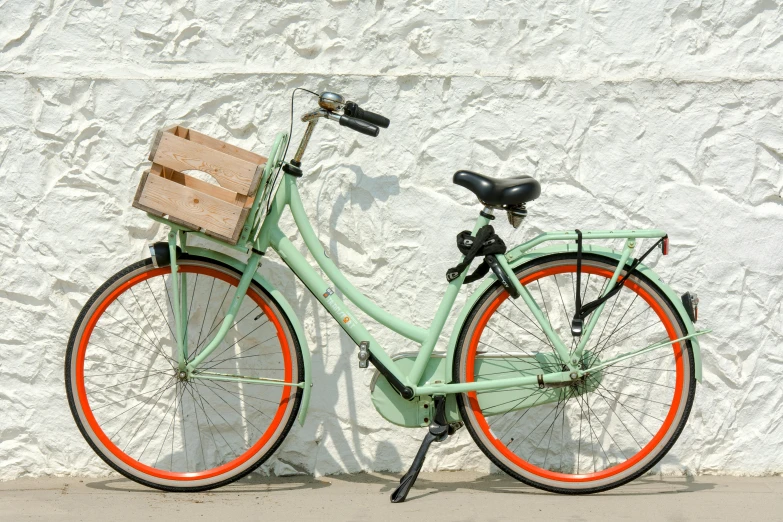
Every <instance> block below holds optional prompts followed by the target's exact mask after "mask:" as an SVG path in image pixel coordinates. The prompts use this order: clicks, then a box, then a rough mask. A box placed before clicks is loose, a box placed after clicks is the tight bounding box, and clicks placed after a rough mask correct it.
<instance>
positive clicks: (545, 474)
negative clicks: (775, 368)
mask: <svg viewBox="0 0 783 522" xmlns="http://www.w3.org/2000/svg"><path fill="white" fill-rule="evenodd" d="M572 269H573V270H572ZM575 270H576V265H563V266H557V267H552V268H548V269H545V270H541V271H539V272H535V273H533V274H530V275H528V276H526V277H525V278H523V279H521V280H520V282H521V283H522V284H523V285H527V284H528V283H531V282H533V281H535V280H537V279H541V278H542V277H547V276H550V275H554V274H561V273H565V272H573V271H575ZM582 273H591V274H596V275H601V276H604V277H607V278H611V277H612V275H613V272H611V271H609V270H605V269H602V268H598V267H594V266H589V265H582ZM625 287H626V288H629V289H631V290H633V291H634V292H636V293H637V294H638V295H639V296H640V297H642V298H643V299H644V300H645V301H646V302H647V304H649V305H650V307H651V308H652V309H653V310H655V313H656V314H657V315H658V318H659V319H660V320H661V322H662V323H663V325H664V326H665V328H666V333H667V334H668V335H669V338H670V339H676V338H677V335H676V332H675V329H674V325H673V324H672V323H671V321H670V320H669V318H668V317H667V316H666V314H665V312H664V310H663V308H662V307H661V306H660V305H659V304H658V303H657V302H656V301H655V300H654V299H653V298H652V296H651V295H650V294H649V293H648V292H646V291H645V290H644V289H643V288H642V287H641V286H639V285H637V284H636V283H634V282H633V281H631V280H628V281H626V283H625ZM507 298H508V292H505V291H504V292H501V293H500V295H498V296H497V297H496V298H495V300H494V301H492V303H491V304H490V306H489V307H487V309H486V311H485V312H484V313H483V314H482V316H481V317H480V318H479V322H478V325H477V327H476V329H475V330H474V332H473V336H472V337H471V340H470V346H469V349H468V355H467V361H466V364H465V372H466V376H465V377H466V382H473V380H474V369H475V366H474V364H475V360H476V351H477V348H478V344H479V339H481V334H482V333H483V332H484V328H485V327H486V325H487V322H489V319H490V317H491V316H492V314H494V313H495V311H496V310H497V309H498V307H499V306H500V305H501V304H502V303H503V301H505V300H506V299H507ZM672 348H673V351H674V358H675V362H676V368H677V376H676V383H675V390H674V397H673V400H672V405H671V407H670V409H669V413H668V414H667V416H666V418H665V419H664V422H663V424H662V425H661V427H660V428H659V430H658V432H657V433H656V434H655V436H654V437H653V438H652V439H651V440H650V441H649V442H648V443H647V444H646V445H645V446H644V447H643V448H642V449H641V450H640V451H639V452H638V453H637V454H636V455H634V456H633V457H631V458H630V459H627V460H626V461H624V462H622V463H620V464H616V465H614V466H612V467H609V468H607V469H605V470H603V471H598V472H594V473H583V474H568V473H559V472H556V471H549V470H546V469H544V468H541V467H539V466H536V465H534V464H531V463H529V462H527V461H526V460H524V459H521V458H520V457H519V456H518V455H516V454H515V453H513V452H512V451H511V450H509V449H508V447H507V446H506V445H505V444H503V442H502V441H500V440H499V439H498V438H497V437H495V435H494V434H493V433H492V431H491V430H490V428H489V424H488V423H487V420H486V417H484V415H483V413H482V412H481V408H480V407H479V403H478V396H477V395H476V392H469V393H467V396H468V402H469V404H470V409H471V411H472V412H473V415H474V417H475V418H476V421H477V422H478V425H479V427H480V428H481V431H482V432H483V433H484V436H485V437H486V438H487V440H489V441H490V442H491V443H492V445H493V446H494V447H495V448H496V449H497V450H498V451H499V452H500V453H501V454H502V455H504V456H505V457H506V458H507V459H509V460H510V461H511V462H513V463H514V464H516V465H517V466H519V467H520V468H522V469H524V470H525V471H527V472H529V473H532V474H534V475H537V476H539V477H542V478H545V479H549V480H553V481H560V482H590V481H597V480H602V479H605V478H609V477H613V476H615V475H617V474H619V473H622V472H624V471H626V470H627V469H629V468H631V467H632V466H634V465H636V464H637V463H638V462H640V461H641V460H643V459H644V458H646V457H647V456H648V455H649V454H650V452H651V451H652V450H653V449H654V448H655V447H656V446H657V445H658V443H660V441H661V440H662V439H663V437H664V436H665V435H666V433H668V431H669V429H670V428H671V425H672V423H673V422H674V419H675V417H676V416H677V411H678V410H679V405H680V401H681V400H682V391H683V383H684V373H685V372H684V368H683V363H682V350H681V348H680V344H679V343H677V344H675V345H672Z"/></svg>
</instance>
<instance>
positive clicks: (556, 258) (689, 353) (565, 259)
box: [452, 253, 696, 494]
mask: <svg viewBox="0 0 783 522" xmlns="http://www.w3.org/2000/svg"><path fill="white" fill-rule="evenodd" d="M575 259H576V256H575V254H573V253H564V254H553V255H549V256H543V257H540V258H536V259H534V260H532V261H530V262H528V263H526V264H524V265H522V266H520V267H518V268H516V269H515V274H516V275H517V277H519V279H520V280H522V279H523V278H524V277H525V276H530V274H532V273H535V272H537V271H539V270H543V268H542V267H543V265H548V266H557V264H558V263H560V264H570V263H575ZM583 264H587V265H594V266H602V267H604V268H605V269H608V270H609V271H612V272H613V271H614V269H615V268H616V266H617V262H616V260H614V259H611V258H607V257H603V256H599V255H594V254H589V253H586V254H584V255H583ZM629 281H632V282H634V283H636V284H638V285H643V286H644V289H645V290H646V291H648V292H649V293H651V294H654V297H655V299H656V300H657V301H658V302H659V303H660V305H661V306H662V307H663V308H665V309H666V314H667V316H669V317H670V319H671V320H672V322H675V323H676V326H677V329H678V332H679V333H681V334H682V335H684V333H683V332H686V329H685V325H684V324H683V321H682V318H681V317H680V315H679V313H678V312H677V310H676V308H675V307H674V306H673V305H672V303H671V301H670V300H669V299H668V297H667V296H666V295H665V294H664V293H663V292H662V291H661V290H660V289H659V288H658V287H657V286H656V285H655V284H654V283H653V282H652V281H650V280H649V279H648V278H646V277H645V276H643V275H641V274H634V275H633V276H632V277H631V278H630V279H629ZM583 282H584V281H583ZM625 291H626V289H623V292H625ZM503 293H506V294H507V292H506V291H505V290H504V289H503V288H502V286H501V285H500V283H499V282H498V283H495V284H494V285H493V286H491V287H490V288H489V289H487V291H486V292H485V293H484V295H482V296H481V298H480V299H479V300H478V301H477V302H476V305H475V306H474V307H473V309H472V310H471V312H470V314H469V316H468V318H467V320H466V321H465V323H464V326H463V329H462V331H461V332H460V336H459V339H458V341H457V344H456V348H455V355H454V362H453V368H452V371H453V380H454V382H464V380H463V379H464V375H465V369H464V368H463V367H462V366H463V365H464V364H465V363H464V359H465V354H466V351H467V350H468V345H469V341H470V337H471V335H472V334H473V331H474V329H475V326H476V322H477V320H478V317H479V315H480V314H482V313H484V312H485V311H486V310H487V309H488V307H489V302H490V301H492V300H495V299H497V297H498V296H499V295H501V294H503ZM542 299H543V295H542ZM588 300H589V299H588ZM520 301H521V299H520ZM583 302H584V301H583ZM521 306H523V307H524V306H525V305H524V303H521ZM558 306H559V303H558ZM564 308H565V307H564ZM566 312H567V311H566ZM492 313H493V314H494V312H492ZM605 313H606V312H604V314H605ZM566 315H567V313H566ZM585 324H587V321H585ZM553 326H554V325H553ZM569 335H570V334H569ZM561 338H562V334H561ZM684 344H685V347H686V349H685V350H682V355H683V356H684V357H682V359H683V360H684V362H685V366H684V370H683V373H684V378H683V382H684V383H685V384H687V387H688V389H687V392H685V391H683V393H682V396H681V398H682V399H684V403H681V405H680V406H679V409H678V413H677V415H679V417H676V418H677V419H678V420H677V422H676V425H674V426H673V427H670V428H668V430H667V431H666V433H665V443H664V444H662V445H658V446H656V448H655V450H654V451H655V452H654V454H653V455H652V456H650V457H646V460H642V461H641V462H642V463H643V465H640V466H639V467H636V468H631V470H630V471H629V472H628V473H625V474H623V475H622V476H618V478H617V479H616V480H604V481H601V483H600V484H599V485H591V484H589V483H587V484H580V485H579V486H578V487H574V485H573V484H568V483H557V482H555V481H545V480H542V479H539V478H538V477H537V476H536V475H535V474H533V473H530V472H528V471H525V470H524V469H522V468H521V467H520V466H518V465H516V464H514V463H513V462H511V461H510V460H509V459H508V458H507V457H504V456H503V454H502V452H499V451H497V449H496V448H493V447H492V444H491V443H488V438H487V437H486V436H484V433H483V432H482V429H481V428H480V427H479V426H478V425H477V420H476V417H474V415H472V410H471V408H470V406H469V404H468V402H469V400H468V396H467V394H457V403H458V406H459V411H460V415H461V417H462V420H463V421H464V422H465V425H466V427H467V429H468V432H469V433H470V435H471V437H472V438H473V440H474V441H475V442H476V444H477V445H478V446H479V448H480V449H481V450H482V452H483V453H484V454H485V455H486V456H487V457H488V458H489V459H490V460H491V461H492V462H493V463H494V464H495V465H496V466H497V467H498V468H500V469H502V470H503V471H505V472H506V473H508V474H509V475H510V476H512V477H514V478H515V479H517V480H519V481H520V482H523V483H525V484H527V485H530V486H533V487H535V488H538V489H542V490H545V491H550V492H553V493H561V494H590V493H598V492H601V491H607V490H609V489H613V488H616V487H618V486H621V485H623V484H626V483H628V482H631V481H633V480H635V479H636V478H638V477H640V476H642V475H644V474H645V473H647V472H648V471H649V470H650V469H651V468H652V467H653V466H655V465H656V464H657V463H658V462H659V461H660V460H661V459H662V458H663V457H664V456H665V455H666V453H667V452H668V451H669V450H670V449H671V448H672V446H673V445H674V444H675V443H676V441H677V439H678V437H679V436H680V434H681V433H682V430H683V428H684V427H685V424H686V423H687V420H688V416H689V414H690V411H691V408H692V405H693V400H694V395H695V389H696V379H695V367H694V362H693V348H692V346H691V344H690V342H687V341H686V342H685V343H684ZM474 357H475V356H474ZM539 407H540V406H539ZM530 409H531V410H532V409H533V408H530ZM555 418H557V412H556V413H555ZM580 430H581V426H580ZM493 435H494V434H493ZM580 435H581V431H580ZM511 440H512V441H513V439H511ZM547 451H548V450H547ZM544 462H546V461H544ZM577 469H578V466H577Z"/></svg>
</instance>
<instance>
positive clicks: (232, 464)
mask: <svg viewBox="0 0 783 522" xmlns="http://www.w3.org/2000/svg"><path fill="white" fill-rule="evenodd" d="M179 271H180V272H185V273H198V274H204V275H208V276H211V277H214V278H216V279H220V280H221V281H224V282H226V283H228V284H230V285H233V286H237V284H238V283H239V280H238V279H237V278H235V277H231V276H229V275H227V274H224V273H223V272H220V271H218V270H215V269H212V268H208V267H201V266H195V265H180V267H179ZM168 273H171V268H168V267H167V268H157V269H155V270H150V271H147V272H144V273H143V274H139V275H137V276H135V277H133V278H131V279H129V280H128V281H126V282H124V283H123V284H122V285H120V286H119V287H117V288H116V289H115V290H114V291H113V292H112V293H111V294H109V296H108V297H107V298H106V299H104V300H103V302H101V304H100V305H99V306H98V308H97V309H96V310H95V313H93V315H92V316H91V317H90V320H89V321H88V322H87V326H86V327H85V329H84V333H83V334H82V337H81V339H80V342H79V351H78V353H77V356H76V391H77V395H78V399H79V404H80V405H81V408H82V412H83V414H84V417H85V419H86V421H87V423H88V424H89V425H90V428H92V431H93V433H95V435H96V436H97V437H98V439H99V440H100V441H101V443H102V444H103V446H104V447H105V448H107V449H108V450H109V451H110V452H111V453H112V454H113V455H114V456H115V457H117V458H118V459H120V460H121V461H122V462H123V463H125V464H127V465H128V466H130V467H131V468H133V469H135V470H137V471H140V472H142V473H145V474H147V475H150V476H153V477H157V478H161V479H167V480H178V481H193V480H203V479H209V478H212V477H215V476H218V475H222V474H224V473H227V472H229V471H231V470H234V469H236V468H238V467H239V466H241V465H243V464H245V463H246V462H247V461H248V460H250V459H251V458H252V457H253V455H255V454H257V453H258V452H259V451H260V450H261V448H263V447H264V445H265V444H266V443H267V442H268V441H269V439H270V438H271V437H272V435H273V434H274V433H275V432H276V431H277V429H278V427H279V426H280V423H281V422H282V420H283V416H284V415H285V410H286V408H287V406H288V401H289V400H290V399H291V395H292V393H293V388H292V387H290V386H282V387H281V388H282V393H281V397H280V406H279V407H278V409H277V413H276V414H275V416H274V417H273V419H272V422H271V423H270V425H269V427H268V428H267V430H266V431H265V432H264V433H263V434H262V436H261V437H260V438H259V439H258V441H256V443H255V444H253V446H251V447H250V448H249V449H248V450H247V451H246V452H245V453H243V454H242V455H240V456H238V457H237V458H235V459H234V460H231V461H229V462H227V463H225V464H223V465H221V466H218V467H216V468H211V469H207V470H204V471H198V472H188V473H179V472H172V471H165V470H161V469H157V468H153V467H151V466H148V465H146V464H143V463H141V462H139V461H137V460H136V459H134V458H132V457H130V456H129V455H127V454H126V453H124V452H123V451H122V450H120V448H118V447H117V446H116V445H115V444H114V443H113V442H112V441H111V439H109V437H107V436H106V434H105V433H104V431H103V429H102V428H101V426H100V425H99V424H98V422H97V420H96V419H95V415H93V412H92V408H91V407H90V401H89V399H88V398H87V392H86V389H85V386H84V358H85V354H86V351H87V344H88V343H89V340H90V337H91V336H92V332H93V329H94V328H95V325H96V323H97V322H98V320H99V319H100V318H101V316H102V315H103V312H105V311H106V309H107V308H108V307H109V305H111V304H112V303H113V302H114V301H115V300H116V299H117V297H119V296H120V295H121V294H122V293H124V292H125V291H126V290H127V289H128V288H130V287H132V286H135V285H136V284H137V283H140V282H142V281H144V280H146V279H149V278H152V277H156V276H159V275H163V274H168ZM247 295H248V296H250V297H251V298H252V299H253V301H254V302H255V303H256V304H257V305H258V306H259V307H260V308H261V309H262V310H263V311H264V313H265V314H266V316H267V317H268V318H269V319H270V320H271V322H272V323H273V324H274V326H275V329H276V330H277V336H278V340H279V341H280V347H281V349H282V353H283V364H284V369H285V380H286V381H287V382H290V381H291V374H292V368H291V355H290V353H289V349H288V348H289V347H288V339H287V338H286V335H285V331H284V330H283V327H282V325H281V324H280V321H279V320H278V318H277V317H276V316H275V314H274V313H273V312H272V309H271V308H270V307H269V305H267V303H265V302H264V300H263V299H262V298H261V296H260V295H258V293H256V292H255V291H253V289H252V287H251V288H249V289H248V291H247Z"/></svg>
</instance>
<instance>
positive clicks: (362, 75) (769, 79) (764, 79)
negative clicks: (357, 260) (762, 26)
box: [0, 70, 783, 84]
mask: <svg viewBox="0 0 783 522" xmlns="http://www.w3.org/2000/svg"><path fill="white" fill-rule="evenodd" d="M3 76H5V77H8V76H10V77H14V78H30V79H41V80H94V81H121V80H144V81H163V82H192V81H199V80H212V79H218V78H221V77H236V78H250V77H258V76H276V77H288V78H292V79H293V78H296V77H302V76H305V77H316V78H333V77H335V76H339V77H342V78H409V77H416V78H439V79H446V78H451V79H453V78H476V79H482V78H483V79H495V80H511V81H516V82H528V81H545V82H549V81H553V82H559V83H603V84H631V83H635V82H653V83H664V82H672V83H675V84H718V83H726V82H732V83H756V82H780V81H783V77H777V76H757V77H752V78H740V77H733V76H724V77H718V78H702V79H698V78H678V77H672V76H664V77H655V76H634V77H630V78H620V77H616V78H613V77H603V78H602V77H600V76H598V77H592V76H585V77H570V78H566V77H557V76H535V75H530V76H512V75H500V74H480V75H478V74H476V75H468V74H440V73H424V72H411V73H400V74H390V73H339V72H337V73H333V74H325V73H315V72H269V71H258V72H217V73H211V74H208V75H191V76H186V75H177V76H152V75H147V76H142V75H139V76H119V75H117V76H112V75H71V74H60V75H57V74H28V73H21V72H16V71H7V70H0V77H3Z"/></svg>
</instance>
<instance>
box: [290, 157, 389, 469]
mask: <svg viewBox="0 0 783 522" xmlns="http://www.w3.org/2000/svg"><path fill="white" fill-rule="evenodd" d="M344 168H347V169H348V170H350V171H351V172H353V173H354V174H355V175H356V179H355V181H354V182H353V183H350V184H349V186H348V187H347V188H344V187H338V188H337V189H336V190H335V191H336V192H338V193H339V195H338V196H337V198H336V199H334V202H333V204H332V205H331V212H330V214H329V234H328V235H329V246H328V252H329V255H330V257H331V258H332V260H333V261H334V263H335V264H336V265H337V266H340V248H339V247H340V246H343V247H347V248H350V249H352V250H354V251H356V252H358V254H360V255H366V252H365V251H364V250H363V249H362V247H361V246H360V245H361V242H353V241H351V240H350V239H349V238H348V237H347V236H345V234H344V233H342V232H341V231H340V230H339V227H338V220H339V218H340V216H341V215H342V214H343V212H344V211H345V208H346V206H348V205H351V204H353V203H356V204H358V205H359V207H360V209H361V211H362V212H366V211H368V210H370V208H371V207H372V205H373V203H375V202H377V201H382V202H385V201H388V200H389V198H390V197H391V196H395V195H397V194H399V193H400V185H399V179H398V177H397V176H396V175H381V176H375V177H370V176H367V175H366V174H365V173H364V171H363V170H362V169H361V167H359V166H358V165H341V166H340V167H339V169H340V170H343V169H344ZM324 179H325V180H326V181H328V180H329V179H330V178H329V177H325V178H324ZM331 179H335V178H331ZM336 179H341V178H336ZM323 189H324V185H322V186H321V187H320V188H319V191H318V195H319V197H318V198H317V201H318V202H319V203H320V202H321V201H327V200H328V199H327V200H325V199H324V198H322V197H320V195H321V191H322V190H323ZM318 214H320V211H319V209H318V208H316V215H318ZM289 275H290V274H289ZM335 291H336V292H337V293H338V294H339V295H340V297H342V298H344V296H342V295H341V294H342V293H341V292H340V291H339V290H337V289H335ZM344 299H345V298H344ZM346 300H347V299H346ZM312 302H313V305H314V306H313V309H314V310H315V309H316V308H317V307H316V306H315V305H316V302H315V300H312ZM351 308H352V309H353V310H356V308H355V307H353V306H351ZM331 320H332V319H331V318H329V319H327V321H331ZM314 326H315V335H316V339H319V340H320V339H321V338H322V333H323V330H322V325H321V323H320V321H318V320H316V321H315V324H314ZM338 335H339V338H340V345H339V353H338V356H337V360H336V361H335V362H334V363H333V364H334V370H333V371H332V373H328V372H327V370H326V364H327V361H326V357H327V353H326V352H325V351H324V350H316V351H315V352H314V353H313V354H312V364H313V373H314V378H317V375H318V373H317V372H319V371H320V372H321V376H322V377H321V379H320V382H319V383H318V387H319V388H320V390H319V393H318V397H319V399H320V400H321V401H322V402H321V403H320V405H319V406H321V407H322V408H323V411H324V412H327V413H332V412H335V410H336V408H337V407H338V405H339V402H340V399H341V397H345V402H346V406H347V408H348V412H347V415H348V419H349V420H350V422H351V425H352V426H351V428H352V429H351V430H350V433H351V435H350V437H351V440H350V442H349V440H348V437H347V436H346V434H345V432H344V430H343V429H341V427H340V425H339V424H338V423H335V422H332V421H327V422H323V423H321V424H320V425H318V426H314V431H315V436H316V439H317V441H318V444H319V446H322V445H323V444H324V443H325V442H326V440H327V439H331V441H332V444H333V446H334V448H335V449H336V450H338V451H339V449H340V448H347V449H349V451H343V452H340V453H339V459H340V460H337V459H335V458H334V457H333V456H332V455H327V456H326V458H331V459H332V462H330V463H324V462H323V457H324V455H323V454H321V451H320V450H321V449H320V447H319V448H318V450H319V451H318V453H317V455H316V458H315V462H314V463H313V468H312V472H313V473H317V471H318V464H319V460H320V461H321V463H322V464H327V467H328V468H333V469H334V468H338V469H342V470H346V469H348V470H361V469H367V468H370V469H373V468H375V467H376V466H373V465H372V464H373V463H376V464H380V467H381V468H382V469H390V470H401V469H402V468H403V463H402V460H401V458H400V455H399V452H398V451H397V449H396V448H395V447H394V446H393V445H391V444H388V443H381V444H379V448H378V450H377V451H376V454H375V457H374V458H373V457H372V456H370V455H367V454H366V453H365V452H364V450H363V446H362V442H361V440H360V438H359V434H360V430H359V413H358V404H359V403H357V397H356V392H355V383H354V374H353V373H352V372H351V368H353V367H355V365H356V364H357V359H356V345H355V344H354V342H353V341H352V340H351V338H350V337H348V335H347V334H345V333H344V332H343V331H342V329H338ZM329 355H332V354H331V353H330V354H329ZM367 391H368V392H369V389H368V390H367ZM366 396H367V397H368V398H369V393H367V394H366ZM362 406H363V407H369V406H370V405H369V401H366V403H365V404H363V405H362ZM371 414H374V413H371ZM381 449H382V451H381Z"/></svg>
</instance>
